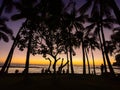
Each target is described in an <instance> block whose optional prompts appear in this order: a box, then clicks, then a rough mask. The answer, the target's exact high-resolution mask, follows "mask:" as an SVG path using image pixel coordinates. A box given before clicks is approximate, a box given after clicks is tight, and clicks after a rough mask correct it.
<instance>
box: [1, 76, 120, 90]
mask: <svg viewBox="0 0 120 90" xmlns="http://www.w3.org/2000/svg"><path fill="white" fill-rule="evenodd" d="M0 90H120V78H113V77H110V76H96V75H56V76H55V75H45V74H29V75H28V76H26V77H25V76H24V75H21V74H17V75H15V74H7V75H0Z"/></svg>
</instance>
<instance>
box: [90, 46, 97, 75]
mask: <svg viewBox="0 0 120 90" xmlns="http://www.w3.org/2000/svg"><path fill="white" fill-rule="evenodd" d="M91 54H92V60H93V72H94V74H95V75H96V70H95V60H94V55H93V51H92V48H91Z"/></svg>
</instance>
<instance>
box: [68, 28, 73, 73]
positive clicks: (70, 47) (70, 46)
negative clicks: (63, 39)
mask: <svg viewBox="0 0 120 90" xmlns="http://www.w3.org/2000/svg"><path fill="white" fill-rule="evenodd" d="M68 29H69V40H70V45H69V50H70V51H69V52H70V68H71V73H72V74H74V69H73V61H72V45H71V44H72V43H71V33H70V30H71V28H70V27H69V28H68Z"/></svg>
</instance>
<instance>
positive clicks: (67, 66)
mask: <svg viewBox="0 0 120 90" xmlns="http://www.w3.org/2000/svg"><path fill="white" fill-rule="evenodd" d="M66 52H67V62H68V64H67V73H69V57H68V49H66Z"/></svg>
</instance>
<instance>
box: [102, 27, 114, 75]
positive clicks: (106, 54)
mask: <svg viewBox="0 0 120 90" xmlns="http://www.w3.org/2000/svg"><path fill="white" fill-rule="evenodd" d="M101 33H102V39H103V47H104V52H105V57H106V60H107V63H108V67H109V69H110V73H111V74H112V75H113V76H114V75H115V73H114V70H113V68H112V65H111V62H110V59H109V56H108V53H107V51H106V45H105V37H104V33H103V29H102V26H101Z"/></svg>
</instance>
